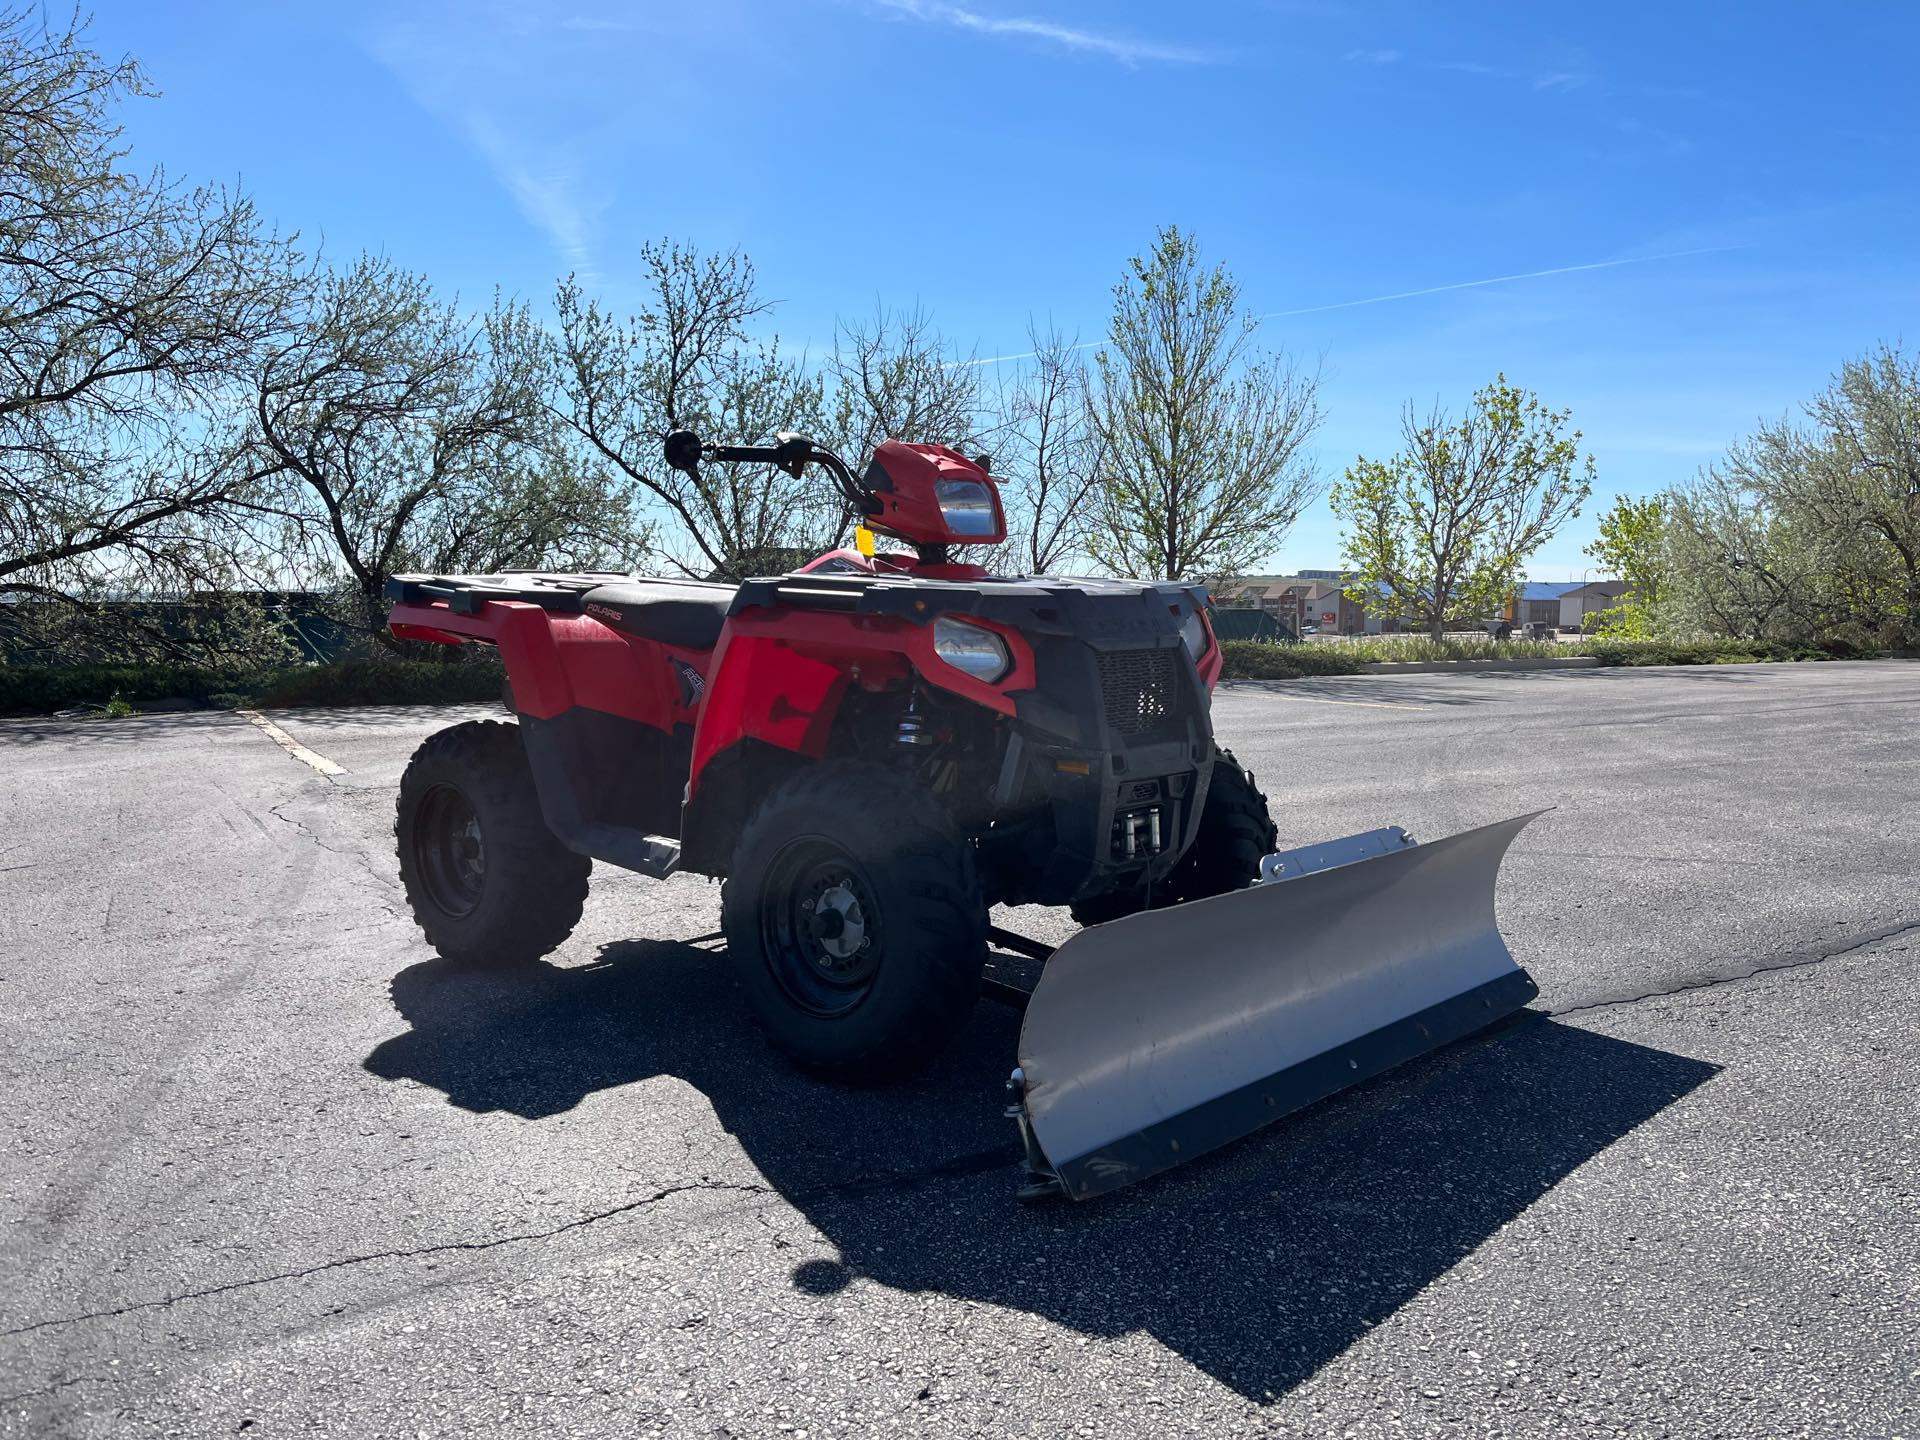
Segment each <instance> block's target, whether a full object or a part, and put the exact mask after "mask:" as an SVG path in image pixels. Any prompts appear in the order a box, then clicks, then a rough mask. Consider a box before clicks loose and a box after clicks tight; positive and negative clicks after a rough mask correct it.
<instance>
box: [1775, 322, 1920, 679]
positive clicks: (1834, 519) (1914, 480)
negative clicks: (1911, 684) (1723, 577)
mask: <svg viewBox="0 0 1920 1440" xmlns="http://www.w3.org/2000/svg"><path fill="white" fill-rule="evenodd" d="M1806 415H1807V419H1808V420H1809V421H1810V422H1811V426H1810V427H1808V428H1802V427H1795V426H1791V425H1789V424H1787V423H1786V422H1784V421H1782V422H1779V423H1777V424H1773V425H1766V426H1762V427H1761V429H1760V430H1759V431H1758V433H1757V434H1756V435H1755V436H1754V437H1753V439H1752V440H1751V441H1750V442H1749V443H1748V445H1747V446H1746V447H1745V448H1744V451H1743V453H1742V457H1741V458H1742V461H1743V462H1744V464H1745V465H1746V466H1747V468H1748V469H1749V470H1750V472H1751V473H1752V474H1753V475H1754V477H1755V478H1756V479H1757V480H1758V481H1760V483H1762V484H1764V485H1765V487H1766V489H1767V491H1768V493H1769V494H1770V495H1771V496H1773V497H1774V499H1775V501H1776V503H1777V504H1779V505H1781V506H1782V507H1783V508H1786V509H1788V510H1791V511H1792V512H1794V513H1796V514H1797V515H1799V516H1800V517H1801V518H1802V520H1803V523H1804V526H1805V528H1806V530H1807V531H1808V532H1809V534H1810V537H1817V542H1818V543H1820V544H1821V545H1822V546H1823V548H1825V549H1827V550H1828V551H1830V552H1832V553H1831V554H1830V556H1829V560H1828V566H1827V573H1828V574H1829V575H1831V576H1832V578H1833V579H1834V581H1835V582H1836V583H1845V584H1848V585H1850V586H1851V589H1852V593H1853V594H1854V595H1855V596H1856V597H1857V600H1858V602H1860V604H1861V607H1862V608H1853V607H1851V606H1850V607H1848V608H1849V610H1850V613H1849V614H1848V615H1847V616H1846V618H1845V620H1844V621H1843V622H1842V623H1849V624H1851V625H1852V626H1853V627H1855V628H1860V629H1873V628H1876V627H1878V626H1881V625H1884V627H1885V628H1886V629H1887V630H1888V631H1889V632H1890V634H1889V638H1891V639H1893V640H1894V642H1895V643H1897V644H1899V645H1901V646H1902V647H1903V648H1906V649H1920V360H1916V358H1915V357H1914V356H1912V355H1909V354H1907V353H1906V352H1905V351H1903V350H1901V349H1900V348H1898V347H1896V346H1891V345H1882V346H1879V347H1878V348H1877V349H1876V350H1874V351H1873V352H1872V353H1871V354H1869V355H1866V356H1863V357H1862V358H1860V359H1857V360H1849V361H1847V362H1846V363H1845V364H1844V365H1843V366H1842V367H1841V369H1840V373H1839V374H1838V375H1837V376H1835V377H1834V379H1833V381H1832V383H1830V384H1829V385H1828V386H1827V388H1826V389H1825V390H1823V391H1822V392H1821V393H1820V394H1819V395H1817V396H1815V397H1814V399H1813V400H1812V401H1811V402H1810V403H1809V404H1808V406H1807V407H1806ZM1834 598H1835V602H1836V604H1838V603H1841V597H1839V596H1836V597H1834Z"/></svg>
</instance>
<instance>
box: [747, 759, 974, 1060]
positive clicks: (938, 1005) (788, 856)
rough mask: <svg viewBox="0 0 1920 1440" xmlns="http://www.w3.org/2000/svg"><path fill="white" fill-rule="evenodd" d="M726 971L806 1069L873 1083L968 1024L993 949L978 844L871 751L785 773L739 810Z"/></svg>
mask: <svg viewBox="0 0 1920 1440" xmlns="http://www.w3.org/2000/svg"><path fill="white" fill-rule="evenodd" d="M721 923H722V925H723V927H724V929H725V930H726V936H727V953H728V955H729V957H730V958H731V961H732V965H733V971H734V976H735V978H736V980H738V982H739V984H740V988H741V989H742V990H744V991H745V992H746V996H747V1002H748V1004H749V1005H750V1006H751V1007H752V1010H753V1014H754V1018H755V1019H757V1020H758V1021H759V1023H760V1028H761V1030H762V1031H763V1032H764V1033H765V1034H766V1037H767V1039H768V1041H769V1042H770V1043H771V1044H772V1045H773V1046H774V1048H775V1049H778V1050H780V1051H782V1052H784V1053H785V1054H786V1055H787V1056H788V1057H789V1058H790V1059H792V1060H793V1061H794V1062H795V1063H796V1064H798V1065H799V1066H801V1068H803V1069H806V1070H811V1071H813V1072H815V1073H817V1074H822V1075H827V1076H830V1077H832V1078H834V1079H838V1080H844V1081H850V1082H853V1083H862V1084H870V1083H874V1082H878V1081H882V1080H889V1079H894V1078H897V1077H899V1076H902V1075H905V1074H909V1073H911V1072H912V1071H914V1070H917V1069H919V1068H921V1067H922V1066H923V1065H925V1064H926V1063H927V1062H928V1061H930V1060H931V1059H932V1058H933V1057H934V1056H935V1055H936V1054H938V1053H939V1051H940V1050H941V1049H942V1048H943V1047H944V1046H945V1045H946V1044H947V1042H948V1041H949V1040H951V1039H952V1038H953V1036H954V1035H955V1034H956V1033H957V1032H958V1031H959V1030H960V1028H961V1026H962V1025H963V1024H965V1022H966V1019H967V1016H968V1014H969V1013H970V1012H971V1010H972V1009H973V1002H974V1000H975V998H976V997H977V996H978V994H979V990H980V971H981V966H982V964H983V962H984V961H985V959H986V953H987V933H986V927H987V907H986V901H985V899H984V897H983V895H982V893H981V889H980V882H979V879H978V877H977V875H976V873H975V869H974V860H973V849H972V847H971V846H970V845H968V844H967V843H966V841H965V840H964V839H963V838H962V837H961V835H960V833H959V831H958V830H956V829H955V828H954V825H953V822H952V820H951V819H950V818H949V816H948V815H947V813H946V811H945V810H943V809H942V808H941V807H940V806H939V805H938V804H936V803H935V802H934V801H933V800H932V799H931V798H930V797H929V796H928V795H927V794H926V792H925V791H923V790H921V789H918V788H917V787H915V786H913V785H912V784H910V783H908V782H907V781H905V780H903V779H902V778H900V777H898V776H896V775H894V774H893V773H891V772H890V771H887V770H882V769H880V768H878V767H875V766H871V765H860V764H853V763H845V762H837V761H829V762H826V763H823V764H820V765H817V766H814V767H812V768H811V769H809V770H807V771H804V772H803V773H801V774H799V775H796V776H794V777H793V778H792V779H791V780H789V781H787V782H786V783H785V784H784V785H782V786H780V787H779V788H778V789H776V790H775V791H774V792H773V793H772V794H771V795H769V796H768V797H767V798H766V800H765V801H764V802H762V804H761V805H760V808H759V809H758V810H756V811H755V812H754V813H753V815H752V817H751V818H750V819H749V820H748V821H747V824H746V828H745V830H744V831H743V832H742V834H741V837H740V844H739V847H738V849H737V851H736V853H735V856H734V862H733V866H732V873H731V874H730V876H729V877H728V879H727V885H726V891H725V894H724V896H723V898H722V901H721Z"/></svg>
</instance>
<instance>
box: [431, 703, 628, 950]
mask: <svg viewBox="0 0 1920 1440" xmlns="http://www.w3.org/2000/svg"><path fill="white" fill-rule="evenodd" d="M393 832H394V839H395V841H396V842H397V848H398V850H399V853H400V880H401V883H402V884H403V885H405V886H406V891H407V902H408V903H409V904H410V905H411V906H412V907H413V918H414V919H415V920H417V921H418V922H419V924H420V928H421V930H422V931H424V932H425V934H426V937H427V942H428V943H429V944H430V945H432V946H433V948H434V949H436V950H438V951H439V952H440V953H441V954H442V955H444V956H445V957H446V958H447V959H449V960H455V961H459V962H462V963H465V964H480V965H497V966H506V965H521V964H530V963H531V962H533V961H535V960H538V959H539V958H540V957H541V956H542V955H545V954H546V953H547V952H548V951H550V950H553V949H554V948H555V947H557V946H558V945H559V944H560V942H561V941H562V940H565V939H566V938H567V936H568V935H569V934H570V933H571V932H572V930H573V927H574V926H575V925H576V924H577V923H578V922H579V920H580V911H581V908H582V907H583V906H584V905H585V903H586V898H587V875H588V873H589V871H591V870H592V868H593V862H592V861H591V860H589V859H587V857H586V856H584V855H576V854H575V853H574V852H573V851H571V850H569V849H567V847H566V846H564V845H562V844H561V843H560V841H559V840H558V839H557V838H555V836H554V834H553V832H552V831H551V830H549V829H548V828H547V823H546V821H545V820H544V819H543V818H542V817H541V814H540V797H539V795H538V793H537V792H536V791H535V789H534V784H533V772H532V770H531V769H530V768H529V767H528V765H527V753H526V749H525V747H524V746H522V744H521V743H520V727H519V726H517V725H507V724H503V723H501V722H499V721H497V720H474V721H469V722H468V723H467V724H465V725H455V726H453V727H452V728H451V729H447V730H442V731H441V732H440V733H439V734H437V735H433V736H429V737H428V739H427V740H426V741H425V743H423V744H422V745H421V746H420V748H419V749H418V750H416V751H414V753H413V759H412V760H411V761H409V762H408V763H407V770H406V773H405V774H404V775H402V776H401V777H400V798H399V802H398V804H397V805H396V807H395V813H394V825H393Z"/></svg>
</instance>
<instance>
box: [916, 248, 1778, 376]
mask: <svg viewBox="0 0 1920 1440" xmlns="http://www.w3.org/2000/svg"><path fill="white" fill-rule="evenodd" d="M1746 248H1747V247H1746V246H1745V245H1703V246H1701V247H1700V248H1698V249H1695V250H1669V251H1666V252H1664V253H1663V254H1659V255H1630V256H1627V257H1626V258H1625V259H1622V260H1594V261H1590V262H1589V263H1587V264H1585V265H1556V266H1554V267H1553V268H1551V269H1549V270H1526V271H1522V272H1521V273H1519V274H1517V275H1490V276H1488V277H1487V278H1486V279H1484V280H1457V281H1455V282H1454V283H1453V284H1451V285H1429V286H1427V287H1426V288H1425V289H1421V290H1396V291H1394V292H1393V293H1391V294H1388V295H1369V296H1367V297H1365V298H1364V299H1360V300H1336V301H1334V302H1333V303H1332V304H1331V305H1303V306H1301V307H1300V308H1298V309H1295V310H1268V311H1266V312H1265V313H1264V314H1260V315H1256V316H1254V317H1253V318H1254V319H1256V320H1281V319H1285V318H1287V317H1288V316H1292V315H1319V314H1323V313H1325V312H1326V311H1328V310H1352V309H1356V308H1358V307H1359V306H1362V305H1385V304H1387V303H1388V302H1389V301H1393V300H1414V299H1418V298H1419V297H1421V296H1423V295H1445V294H1447V293H1448V292H1450V291H1453V290H1479V289H1483V288H1485V287H1486V286H1488V285H1510V284H1512V283H1513V282H1514V281H1516V280H1543V279H1545V278H1546V277H1547V276H1549V275H1577V274H1579V273H1580V272H1582V271H1586V270H1613V269H1616V268H1618V267H1619V266H1622V265H1651V264H1653V263H1654V262H1655V261H1659V260H1684V259H1686V258H1687V257H1688V256H1689V255H1720V254H1724V253H1725V252H1727V251H1729V250H1744V249H1746ZM1105 343H1106V342H1105V341H1104V340H1088V341H1085V342H1083V343H1081V344H1079V345H1073V346H1069V347H1068V348H1069V349H1072V350H1094V349H1098V348H1099V347H1100V346H1101V345H1104V344H1105ZM1038 353H1039V352H1038V351H1035V350H1022V351H1019V352H1018V353H1016V354H1012V355H989V356H986V357H985V358H983V359H979V360H962V361H958V362H956V364H955V365H954V366H952V367H950V368H954V369H966V368H967V367H969V366H973V365H998V364H1001V363H1002V362H1004V361H1007V360H1031V359H1032V358H1033V357H1034V356H1035V355H1036V354H1038Z"/></svg>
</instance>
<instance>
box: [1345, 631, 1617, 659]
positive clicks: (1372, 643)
mask: <svg viewBox="0 0 1920 1440" xmlns="http://www.w3.org/2000/svg"><path fill="white" fill-rule="evenodd" d="M1324 647H1338V648H1339V649H1342V650H1346V651H1350V652H1352V653H1353V654H1355V655H1357V656H1359V657H1360V658H1361V659H1362V660H1364V661H1367V662H1369V663H1371V664H1376V665H1393V664H1401V665H1404V664H1410V663H1412V662H1414V661H1418V660H1552V659H1556V658H1560V659H1564V658H1565V657H1566V656H1568V655H1578V654H1580V653H1581V652H1580V651H1579V650H1578V649H1577V648H1575V647H1573V646H1569V645H1561V644H1558V643H1556V642H1555V641H1552V640H1496V639H1494V638H1493V637H1492V636H1491V635H1487V636H1473V635H1465V636H1457V635H1448V636H1445V637H1443V638H1442V639H1439V640H1435V639H1433V638H1432V637H1431V636H1427V635H1352V636H1341V637H1340V638H1339V639H1334V640H1321V641H1317V642H1316V645H1315V648H1324Z"/></svg>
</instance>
